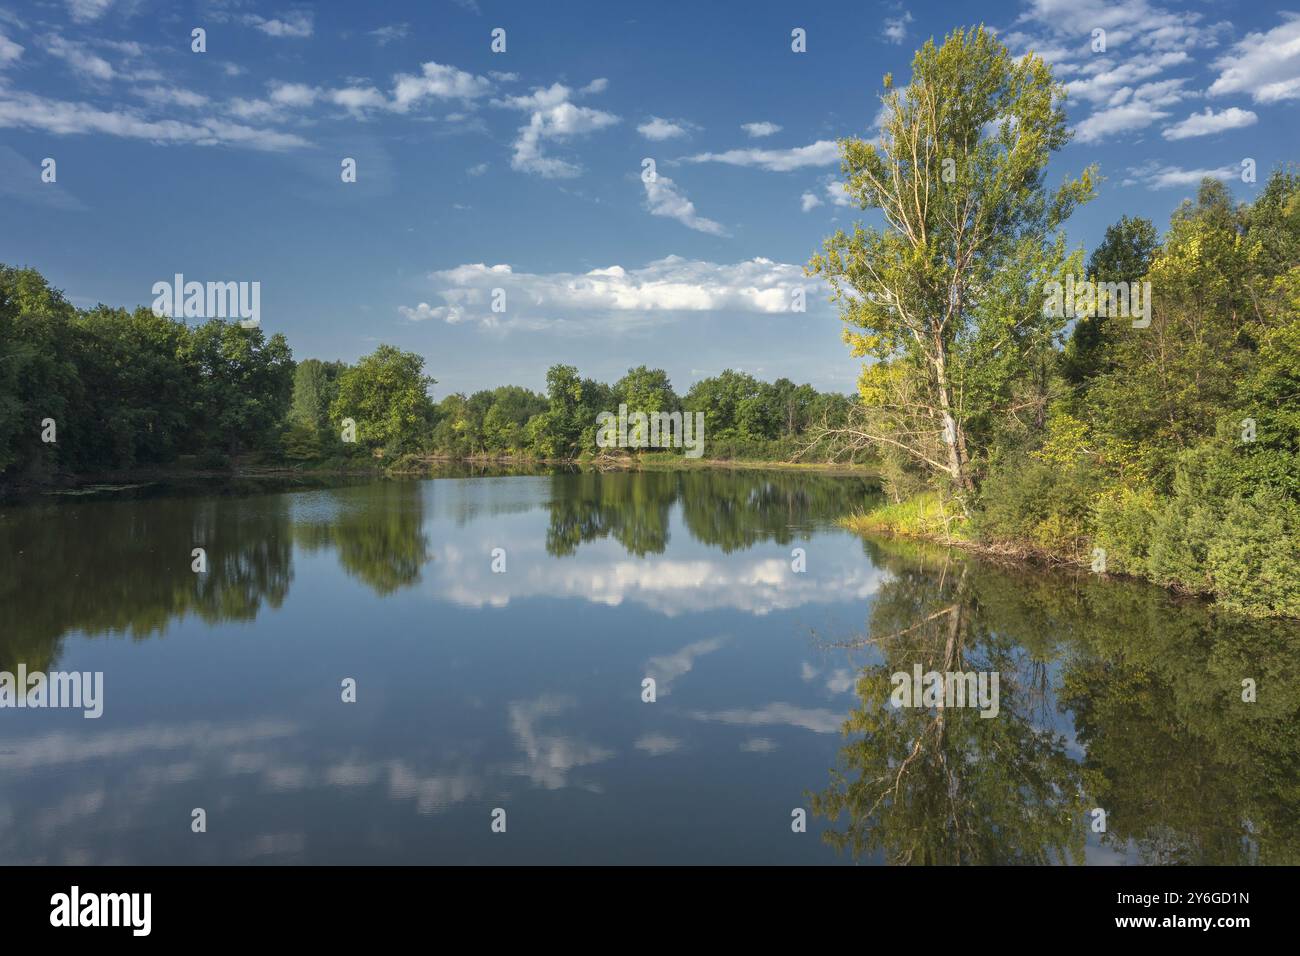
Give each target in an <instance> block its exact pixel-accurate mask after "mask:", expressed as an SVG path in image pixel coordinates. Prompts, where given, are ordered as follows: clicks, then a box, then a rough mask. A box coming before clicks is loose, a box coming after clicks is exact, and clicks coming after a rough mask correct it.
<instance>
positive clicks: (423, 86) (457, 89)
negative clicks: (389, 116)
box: [392, 61, 492, 113]
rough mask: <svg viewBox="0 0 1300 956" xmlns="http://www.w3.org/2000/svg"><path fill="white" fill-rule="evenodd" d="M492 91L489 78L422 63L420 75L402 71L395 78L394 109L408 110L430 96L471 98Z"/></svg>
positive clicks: (431, 97) (436, 98)
mask: <svg viewBox="0 0 1300 956" xmlns="http://www.w3.org/2000/svg"><path fill="white" fill-rule="evenodd" d="M491 91H492V83H491V81H490V80H488V79H487V78H486V77H482V76H475V75H474V74H472V73H467V72H465V71H464V70H461V69H458V68H457V67H454V66H447V65H446V64H442V63H435V62H433V61H430V62H428V63H425V64H424V65H423V66H421V68H420V73H419V74H418V75H414V74H410V73H399V74H398V75H397V76H396V77H394V79H393V98H392V108H393V109H394V110H396V111H397V112H399V113H405V112H406V111H407V110H409V109H410V108H411V107H413V106H415V105H417V104H419V103H421V102H422V101H424V100H426V99H435V100H464V101H469V100H474V99H477V98H479V97H481V96H486V95H487V94H488V93H490V92H491Z"/></svg>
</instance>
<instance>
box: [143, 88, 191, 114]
mask: <svg viewBox="0 0 1300 956" xmlns="http://www.w3.org/2000/svg"><path fill="white" fill-rule="evenodd" d="M131 92H132V93H134V94H135V95H136V96H138V97H140V98H141V99H142V100H148V101H149V102H150V103H156V104H158V105H159V106H167V105H176V106H183V107H185V108H186V109H198V108H199V107H200V106H206V105H207V102H208V98H207V97H206V96H204V95H203V94H202V93H195V92H194V91H193V90H186V89H182V88H181V87H179V86H150V87H141V88H138V89H135V90H132V91H131Z"/></svg>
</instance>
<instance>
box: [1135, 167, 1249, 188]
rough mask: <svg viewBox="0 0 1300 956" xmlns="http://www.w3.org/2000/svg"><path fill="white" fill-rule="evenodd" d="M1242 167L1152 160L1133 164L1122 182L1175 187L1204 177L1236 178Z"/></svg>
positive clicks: (1190, 184)
mask: <svg viewBox="0 0 1300 956" xmlns="http://www.w3.org/2000/svg"><path fill="white" fill-rule="evenodd" d="M1240 172H1241V170H1240V169H1238V168H1236V167H1234V166H1220V167H1218V168H1216V169H1182V168H1180V167H1178V166H1165V165H1161V164H1160V163H1159V162H1156V161H1155V160H1152V161H1150V162H1148V163H1143V164H1142V165H1141V166H1133V167H1130V168H1129V170H1128V176H1127V177H1126V178H1125V179H1124V180H1123V181H1122V182H1121V183H1120V185H1122V186H1146V187H1147V188H1148V189H1175V188H1178V187H1180V186H1196V185H1199V184H1200V182H1201V180H1202V179H1206V178H1210V179H1220V180H1223V181H1225V182H1226V181H1228V180H1231V179H1236V178H1237V176H1238V174H1239V173H1240Z"/></svg>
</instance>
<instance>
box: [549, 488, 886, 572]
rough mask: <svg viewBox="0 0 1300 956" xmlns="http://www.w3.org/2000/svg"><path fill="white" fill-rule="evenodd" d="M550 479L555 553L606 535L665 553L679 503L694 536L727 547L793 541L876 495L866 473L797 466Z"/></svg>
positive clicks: (634, 549) (636, 549)
mask: <svg viewBox="0 0 1300 956" xmlns="http://www.w3.org/2000/svg"><path fill="white" fill-rule="evenodd" d="M551 480H552V494H551V505H550V508H551V523H550V528H549V530H548V532H547V536H546V548H547V551H548V552H549V553H550V554H552V555H556V556H563V555H570V554H573V553H575V552H576V551H577V548H578V546H579V545H581V544H584V543H586V542H589V541H595V540H597V539H600V538H606V537H612V538H613V539H614V540H615V541H618V542H619V543H620V544H621V545H623V547H624V548H625V549H626V550H627V551H628V552H629V553H630V554H634V555H636V556H638V557H644V556H645V555H647V554H661V553H663V551H664V549H665V548H666V547H667V545H668V539H669V517H670V515H671V513H672V508H673V506H674V505H675V504H679V503H680V505H681V511H682V521H683V523H684V524H685V526H686V529H687V531H688V532H689V533H690V535H691V537H692V538H694V539H695V540H696V541H700V542H702V543H704V544H707V545H711V546H713V547H716V548H719V549H720V550H721V551H723V552H724V553H731V552H732V551H737V550H743V549H745V548H751V547H753V546H754V545H756V544H758V543H760V542H775V543H777V544H788V543H789V542H791V541H793V540H794V539H795V538H796V537H798V536H802V537H804V538H806V537H807V536H808V533H809V531H810V529H811V528H812V526H813V525H814V523H817V522H823V523H824V522H829V521H831V520H833V519H834V518H836V517H838V516H840V515H845V514H848V513H849V512H850V511H851V510H853V509H854V508H857V507H861V505H862V502H864V501H866V500H868V499H869V498H870V497H872V496H873V495H874V494H876V493H877V490H876V487H875V485H874V484H873V483H872V482H871V481H869V480H867V479H861V478H842V477H831V476H827V475H806V474H800V473H796V472H755V471H726V470H713V469H709V470H699V471H642V472H612V473H601V472H583V473H578V474H561V475H556V476H554V477H553V478H552V479H551Z"/></svg>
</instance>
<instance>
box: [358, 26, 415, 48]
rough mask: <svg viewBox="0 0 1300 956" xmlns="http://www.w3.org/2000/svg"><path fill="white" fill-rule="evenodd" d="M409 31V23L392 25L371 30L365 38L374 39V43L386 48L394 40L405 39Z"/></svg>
mask: <svg viewBox="0 0 1300 956" xmlns="http://www.w3.org/2000/svg"><path fill="white" fill-rule="evenodd" d="M410 30H411V25H410V24H409V23H392V24H389V25H388V26H384V27H379V28H378V29H375V30H371V31H370V32H369V33H367V34H366V36H368V37H374V38H375V42H376V43H378V44H379V45H380V46H387V45H388V44H390V43H392V42H393V41H394V40H404V39H406V35H407V34H408V33H409V32H410Z"/></svg>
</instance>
